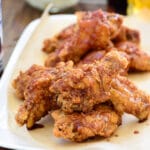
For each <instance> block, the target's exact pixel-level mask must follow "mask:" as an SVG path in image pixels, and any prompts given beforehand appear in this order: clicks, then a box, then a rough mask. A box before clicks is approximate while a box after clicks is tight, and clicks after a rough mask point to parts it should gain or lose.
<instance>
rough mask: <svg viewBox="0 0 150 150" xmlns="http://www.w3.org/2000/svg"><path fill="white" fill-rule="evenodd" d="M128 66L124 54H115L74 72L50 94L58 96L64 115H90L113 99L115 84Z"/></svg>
mask: <svg viewBox="0 0 150 150" xmlns="http://www.w3.org/2000/svg"><path fill="white" fill-rule="evenodd" d="M127 65H128V61H127V60H126V58H124V53H118V52H117V51H111V52H110V53H107V55H105V57H104V58H103V59H102V60H101V62H97V63H95V64H88V65H83V66H81V68H72V69H71V70H69V71H68V72H66V73H65V74H64V76H63V77H62V78H61V79H59V80H57V81H56V82H55V84H53V85H51V86H50V91H51V92H52V93H56V94H57V102H58V105H60V106H61V108H62V110H63V111H65V112H69V113H71V112H73V111H82V112H88V111H90V110H92V109H93V106H94V105H96V104H99V103H102V102H105V101H107V100H108V99H109V94H108V90H109V87H108V86H110V82H111V80H112V79H113V78H115V77H116V75H117V74H119V73H121V72H122V71H123V70H124V69H125V68H126V67H127ZM105 89H106V90H105Z"/></svg>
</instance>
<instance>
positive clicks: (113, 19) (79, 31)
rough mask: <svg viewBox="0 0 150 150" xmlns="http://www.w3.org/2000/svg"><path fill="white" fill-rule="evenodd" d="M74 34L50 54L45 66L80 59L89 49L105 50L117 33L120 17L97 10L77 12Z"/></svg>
mask: <svg viewBox="0 0 150 150" xmlns="http://www.w3.org/2000/svg"><path fill="white" fill-rule="evenodd" d="M76 15H77V24H76V28H75V32H74V33H73V34H72V36H71V37H70V38H67V40H65V42H64V43H63V44H62V46H61V47H59V48H58V49H56V50H55V51H54V52H52V53H50V54H49V56H48V58H47V60H46V61H45V65H46V66H48V67H49V66H55V65H56V64H57V63H58V62H60V61H64V62H66V61H68V60H73V61H74V62H75V63H77V62H79V60H80V58H81V57H82V56H83V55H84V54H86V53H87V52H88V51H89V50H90V49H98V48H99V49H105V48H107V47H110V45H111V46H112V44H111V39H113V38H114V37H115V36H116V35H117V34H118V32H119V29H120V28H121V24H122V17H121V16H120V15H116V14H114V13H107V12H103V11H102V10H97V11H93V12H77V13H76Z"/></svg>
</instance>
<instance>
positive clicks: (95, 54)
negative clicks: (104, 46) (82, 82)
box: [77, 50, 107, 67]
mask: <svg viewBox="0 0 150 150" xmlns="http://www.w3.org/2000/svg"><path fill="white" fill-rule="evenodd" d="M106 53H107V52H106V51H105V50H99V51H91V52H89V53H87V54H86V55H85V56H84V57H83V58H82V59H81V60H80V62H79V63H78V64H77V66H78V67H79V66H81V65H83V64H91V63H94V62H95V61H100V60H101V59H102V58H103V57H104V56H105V55H106Z"/></svg>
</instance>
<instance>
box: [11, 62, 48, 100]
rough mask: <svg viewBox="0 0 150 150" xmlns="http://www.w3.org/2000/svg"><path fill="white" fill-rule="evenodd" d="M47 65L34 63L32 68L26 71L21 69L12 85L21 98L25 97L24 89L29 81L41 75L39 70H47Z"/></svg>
mask: <svg viewBox="0 0 150 150" xmlns="http://www.w3.org/2000/svg"><path fill="white" fill-rule="evenodd" d="M45 69H46V68H45V67H42V66H38V65H33V66H32V67H31V68H30V69H28V70H27V71H26V72H22V71H20V74H19V76H18V77H17V78H16V79H15V80H13V83H12V86H13V88H14V89H15V90H16V95H17V96H18V98H20V99H22V100H23V99H24V90H25V88H26V86H27V85H28V83H29V82H30V79H32V78H34V77H36V76H38V75H40V74H39V73H37V72H39V71H40V72H42V71H45Z"/></svg>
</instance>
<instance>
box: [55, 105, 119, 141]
mask: <svg viewBox="0 0 150 150" xmlns="http://www.w3.org/2000/svg"><path fill="white" fill-rule="evenodd" d="M52 117H53V118H54V120H55V124H54V129H53V133H54V135H55V136H56V137H60V138H64V139H69V140H71V141H75V142H81V141H84V140H86V139H89V138H91V137H94V136H101V137H109V136H111V135H112V134H113V133H114V132H115V131H116V129H117V127H118V126H119V125H120V124H121V116H120V115H118V114H117V113H116V111H115V110H114V109H113V108H111V107H110V106H106V105H103V104H101V105H99V106H96V108H95V109H94V110H92V111H91V112H88V113H72V114H65V113H64V112H63V111H61V110H55V111H53V112H52Z"/></svg>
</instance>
